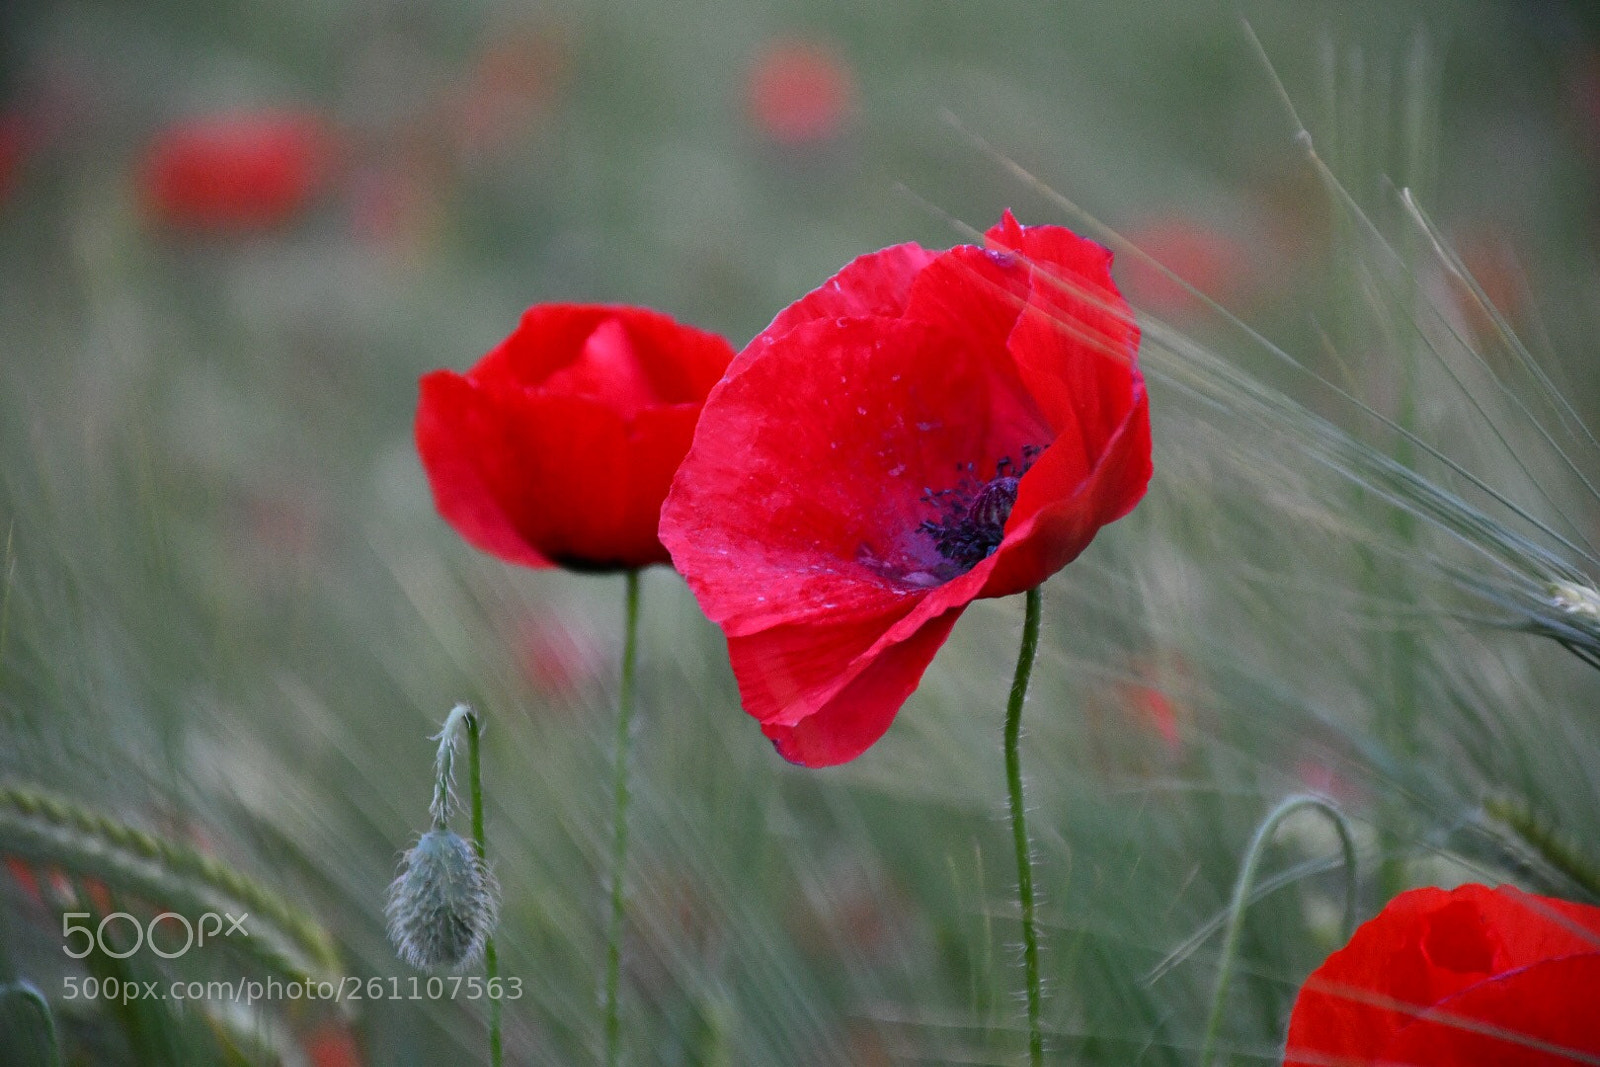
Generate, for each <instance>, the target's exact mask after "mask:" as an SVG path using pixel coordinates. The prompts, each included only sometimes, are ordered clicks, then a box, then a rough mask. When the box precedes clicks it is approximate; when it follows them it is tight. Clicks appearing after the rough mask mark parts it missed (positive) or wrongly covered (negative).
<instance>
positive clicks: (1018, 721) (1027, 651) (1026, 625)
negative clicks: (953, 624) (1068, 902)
mask: <svg viewBox="0 0 1600 1067" xmlns="http://www.w3.org/2000/svg"><path fill="white" fill-rule="evenodd" d="M1043 604H1044V596H1043V594H1042V593H1040V591H1039V587H1038V586H1035V587H1034V588H1032V589H1030V590H1028V593H1027V614H1026V615H1025V617H1024V619H1023V623H1022V648H1021V650H1019V651H1018V653H1017V673H1016V676H1015V677H1013V678H1012V680H1011V699H1010V701H1009V702H1008V703H1007V705H1006V784H1007V786H1009V787H1010V795H1011V837H1012V839H1013V841H1014V842H1015V843H1016V846H1017V903H1018V904H1020V905H1021V908H1022V965H1023V970H1024V971H1025V972H1026V974H1027V981H1028V1062H1029V1063H1030V1064H1032V1067H1039V1065H1040V1064H1042V1063H1044V1034H1043V1032H1042V1031H1041V1030H1040V1029H1039V1009H1040V1003H1041V1001H1042V999H1043V996H1042V993H1041V990H1040V988H1039V932H1038V930H1037V929H1036V928H1035V925H1034V918H1033V855H1032V851H1031V849H1030V847H1029V845H1028V824H1027V815H1026V811H1027V809H1026V806H1025V804H1024V803H1023V799H1022V759H1021V757H1020V756H1019V755H1018V752H1017V745H1018V742H1019V741H1020V739H1021V737H1022V704H1023V701H1024V700H1026V699H1027V696H1028V678H1029V677H1030V676H1031V675H1032V674H1033V659H1034V656H1035V655H1036V654H1037V653H1038V651H1039V618H1040V616H1041V615H1042V614H1043Z"/></svg>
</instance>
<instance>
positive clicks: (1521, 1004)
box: [1284, 885, 1600, 1067]
mask: <svg viewBox="0 0 1600 1067" xmlns="http://www.w3.org/2000/svg"><path fill="white" fill-rule="evenodd" d="M1597 994H1600V908H1593V907H1589V906H1587V905H1583V904H1573V903H1569V902H1567V901H1564V900H1555V899H1553V898H1550V897H1539V896H1534V895H1532V894H1530V893H1524V892H1521V891H1520V890H1517V889H1513V888H1511V887H1509V886H1502V887H1500V888H1499V889H1489V888H1487V887H1485V886H1481V885H1464V886H1461V887H1460V888H1459V889H1455V890H1452V891H1448V892H1447V891H1445V890H1442V889H1413V890H1411V891H1410V892H1408V893H1402V894H1400V895H1399V896H1398V897H1395V898H1394V900H1392V901H1390V902H1389V906H1388V907H1386V908H1384V909H1383V911H1382V912H1381V913H1380V914H1379V915H1378V917H1377V918H1375V919H1373V920H1372V921H1370V922H1368V923H1366V924H1364V925H1363V926H1362V927H1361V929H1359V930H1357V931H1356V934H1355V936H1354V937H1352V938H1351V939H1350V943H1349V944H1348V945H1346V946H1345V947H1344V948H1342V949H1340V950H1339V951H1338V952H1335V953H1334V954H1333V955H1331V956H1329V957H1328V959H1327V961H1326V962H1325V963H1323V965H1322V966H1321V967H1319V968H1317V969H1316V970H1315V971H1314V972H1312V974H1311V977H1310V978H1308V979H1306V983H1305V985H1304V987H1302V988H1301V990H1300V996H1299V999H1298V1000H1296V1001H1295V1006H1294V1014H1293V1015H1292V1016H1291V1017H1290V1020H1289V1038H1288V1043H1287V1051H1286V1053H1285V1057H1284V1064H1285V1065H1286V1067H1320V1065H1323V1064H1330V1063H1337V1064H1349V1065H1350V1067H1360V1065H1362V1064H1412V1065H1414V1067H1468V1065H1478V1064H1489V1063H1492V1064H1496V1065H1499V1067H1557V1065H1571V1064H1574V1063H1593V1062H1595V1057H1596V1056H1597V1055H1600V1014H1596V1012H1595V1010H1594V1001H1595V998H1596V995H1597Z"/></svg>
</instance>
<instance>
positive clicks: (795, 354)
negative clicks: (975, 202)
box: [661, 213, 1150, 766]
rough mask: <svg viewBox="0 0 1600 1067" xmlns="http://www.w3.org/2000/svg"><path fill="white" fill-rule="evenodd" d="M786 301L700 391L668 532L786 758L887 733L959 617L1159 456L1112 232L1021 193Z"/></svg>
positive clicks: (1034, 574)
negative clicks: (1069, 222)
mask: <svg viewBox="0 0 1600 1067" xmlns="http://www.w3.org/2000/svg"><path fill="white" fill-rule="evenodd" d="M986 243H987V247H985V248H979V247H976V246H971V245H963V246H960V247H957V248H952V249H950V250H949V251H946V252H931V251H928V250H926V249H923V248H921V247H919V246H917V245H914V244H905V245H897V246H895V247H893V248H887V249H884V250H883V251H881V252H876V253H873V254H871V255H867V256H863V257H861V258H860V259H857V260H855V261H854V262H852V263H850V264H849V265H848V266H846V267H845V268H844V269H843V270H842V271H840V272H839V273H838V274H837V275H835V276H834V277H833V278H831V279H829V280H828V281H827V282H826V283H825V284H824V285H823V286H822V287H821V288H819V289H817V290H815V291H814V292H812V293H811V294H809V295H808V296H806V297H804V298H803V299H801V300H800V301H798V302H797V303H795V304H793V305H791V306H790V307H788V308H787V309H785V310H784V311H783V312H781V313H780V314H779V315H778V317H777V318H776V319H775V320H773V323H772V325H771V326H769V327H767V329H766V330H765V331H763V332H762V333H761V334H760V335H758V336H757V337H756V338H755V340H753V341H751V342H750V345H749V346H748V347H747V348H746V349H745V350H744V351H743V352H742V353H740V355H739V356H738V357H737V358H736V359H735V360H734V362H733V364H732V366H731V367H729V369H728V374H727V375H726V377H725V378H724V379H723V381H722V382H721V384H719V385H718V386H717V388H716V389H714V390H713V391H712V394H711V396H710V398H708V400H707V401H706V408H705V412H704V413H703V415H702V416H701V420H700V425H699V427H698V428H697V429H696V431H695V436H694V443H693V445H692V446H691V447H690V450H689V454H688V456H687V457H686V458H685V460H684V463H683V466H682V467H681V468H680V469H679V472H678V475H677V478H676V479H675V480H674V481H673V485H672V491H671V493H670V494H669V496H668V498H667V503H666V506H665V507H664V508H663V510H662V516H661V539H662V542H663V543H664V544H665V545H666V546H667V548H668V549H670V550H671V552H672V558H673V562H674V563H675V564H676V565H677V567H678V569H679V571H681V572H682V573H683V575H684V577H685V578H686V579H687V580H688V582H689V586H690V588H691V589H692V590H693V591H694V593H695V596H696V597H697V598H698V599H699V602H700V606H701V608H702V609H704V611H705V612H706V614H707V615H708V616H709V617H710V618H711V619H712V621H714V622H716V623H718V624H719V625H721V627H722V629H723V632H724V633H725V634H726V635H727V638H728V649H729V656H730V659H731V660H732V663H733V670H734V674H735V675H736V676H737V678H738V681H739V688H740V693H741V695H742V697H743V701H744V707H745V710H746V711H747V712H749V713H750V714H751V715H753V716H755V717H756V718H757V719H759V720H760V721H761V723H762V729H763V731H764V732H765V733H766V735H767V736H768V737H769V738H771V739H772V741H773V742H774V743H775V744H776V745H777V748H778V751H779V752H780V753H782V754H783V755H784V756H785V757H786V758H788V759H790V760H792V761H794V762H797V763H803V764H806V765H808V766H824V765H828V764H834V763H842V762H844V761H846V760H850V759H853V758H855V757H856V756H858V755H860V754H861V753H862V752H863V751H865V750H866V748H867V747H868V746H869V745H871V744H872V743H873V742H874V741H876V740H877V739H878V738H879V737H881V736H882V735H883V733H884V731H885V730H887V729H888V728H889V724H890V722H891V721H893V719H894V716H895V713H896V712H897V711H898V710H899V708H900V705H901V704H903V703H904V702H905V700H906V698H907V697H908V696H910V694H911V692H912V690H914V689H915V688H916V686H917V683H918V681H919V680H920V679H921V677H922V673H923V671H924V670H925V669H926V668H927V666H928V664H929V662H930V661H931V660H932V659H933V656H934V653H935V652H937V651H938V649H939V646H940V645H942V644H943V643H944V640H945V638H946V637H947V636H948V635H949V633H950V629H951V627H952V626H953V625H954V624H955V621H956V619H957V617H959V616H960V614H961V612H962V610H963V609H965V608H966V606H967V604H969V603H970V602H971V601H972V600H974V599H976V598H978V597H991V596H1006V595H1008V594H1010V593H1016V592H1021V591H1023V590H1026V589H1031V588H1033V587H1034V586H1036V585H1038V584H1039V583H1041V582H1043V581H1044V580H1045V579H1046V578H1048V577H1049V576H1050V575H1051V574H1053V573H1055V572H1056V571H1057V570H1059V569H1060V568H1062V567H1064V566H1065V565H1066V564H1067V563H1068V562H1070V561H1071V560H1072V559H1074V558H1075V557H1076V556H1077V555H1078V554H1079V553H1080V552H1082V551H1083V550H1084V548H1085V547H1087V545H1088V544H1089V542H1090V540H1091V539H1092V538H1093V537H1094V535H1095V532H1096V531H1097V530H1099V528H1100V527H1101V526H1104V525H1105V524H1106V523H1109V522H1111V521H1113V520H1115V519H1117V518H1120V517H1121V516H1123V515H1125V514H1126V513H1127V512H1128V511H1129V510H1131V509H1132V508H1133V506H1134V504H1136V503H1137V502H1138V501H1139V499H1140V497H1142V496H1143V495H1144V491H1145V486H1146V484H1147V483H1148V481H1149V478H1150V422H1149V412H1148V406H1147V402H1146V398H1145V389H1144V380H1143V378H1142V377H1141V376H1140V374H1139V371H1138V367H1137V365H1136V362H1135V355H1136V352H1137V348H1138V340H1139V334H1138V330H1137V328H1136V327H1135V326H1134V325H1133V324H1132V322H1131V320H1130V318H1129V315H1128V310H1127V305H1126V304H1125V303H1124V302H1123V300H1122V298H1121V296H1120V295H1119V294H1118V293H1117V290H1116V287H1115V286H1114V285H1113V283H1112V281H1111V273H1110V266H1111V254H1110V253H1109V252H1107V251H1106V250H1105V249H1103V248H1101V247H1100V246H1099V245H1096V244H1094V243H1092V242H1090V241H1086V240H1084V239H1082V238H1080V237H1078V236H1076V235H1074V234H1073V233H1071V232H1070V231H1068V230H1065V229H1062V228H1061V227H1058V226H1037V227H1024V226H1021V225H1019V224H1018V223H1017V221H1016V220H1015V219H1014V218H1012V217H1011V215H1010V213H1007V214H1006V216H1005V217H1004V218H1003V219H1002V220H1001V222H1000V223H999V224H998V225H996V226H995V227H994V228H993V229H992V230H990V231H989V232H988V234H987V235H986Z"/></svg>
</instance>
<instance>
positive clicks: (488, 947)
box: [467, 713, 504, 1067]
mask: <svg viewBox="0 0 1600 1067" xmlns="http://www.w3.org/2000/svg"><path fill="white" fill-rule="evenodd" d="M481 733H482V727H481V725H480V724H479V722H478V716H477V714H476V713H472V714H469V715H468V716H467V777H468V779H469V780H470V781H469V788H470V789H471V791H472V847H473V848H475V849H477V851H478V859H479V861H480V862H484V863H487V862H488V859H487V856H486V854H485V851H484V838H483V774H482V771H481V764H480V762H479V754H478V748H479V745H478V738H479V735H480V734H481ZM483 976H484V979H485V981H484V984H485V985H486V986H487V987H488V988H489V989H491V990H493V989H494V988H495V987H496V986H497V985H498V984H499V983H498V982H496V981H495V979H497V978H499V977H500V960H499V957H498V956H497V955H496V954H495V950H494V935H493V934H491V935H490V936H489V937H488V938H487V939H485V940H484V943H483ZM500 1009H501V1003H500V998H499V997H497V996H494V995H492V994H491V995H490V997H489V1063H490V1064H491V1067H500V1062H501V1058H502V1056H503V1055H504V1053H503V1050H502V1044H501V1038H500Z"/></svg>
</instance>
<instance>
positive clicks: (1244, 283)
mask: <svg viewBox="0 0 1600 1067" xmlns="http://www.w3.org/2000/svg"><path fill="white" fill-rule="evenodd" d="M1123 238H1124V239H1125V240H1127V241H1128V243H1129V244H1131V245H1133V246H1134V247H1135V248H1137V249H1138V250H1139V251H1141V252H1143V253H1144V255H1146V256H1148V257H1150V260H1154V261H1155V263H1151V262H1150V261H1149V260H1146V259H1144V258H1142V257H1139V256H1132V255H1129V256H1124V257H1123V259H1122V261H1121V262H1120V263H1119V264H1118V265H1117V273H1118V275H1120V276H1121V278H1122V281H1123V286H1124V288H1125V289H1126V290H1127V293H1128V298H1129V299H1130V300H1132V301H1133V302H1134V303H1135V304H1137V305H1139V306H1140V307H1141V308H1144V307H1149V308H1150V309H1151V310H1153V311H1155V312H1157V313H1159V314H1162V315H1169V316H1182V315H1190V314H1194V313H1196V312H1199V311H1202V310H1204V308H1205V301H1204V300H1202V299H1201V298H1200V297H1198V296H1195V295H1194V293H1191V292H1190V291H1189V290H1188V289H1185V288H1184V287H1183V285H1181V284H1179V283H1178V282H1177V281H1174V280H1173V279H1172V278H1170V277H1168V276H1167V275H1166V274H1164V273H1162V271H1161V270H1160V269H1159V268H1158V267H1157V266H1156V265H1155V264H1160V266H1161V267H1165V268H1166V269H1167V270H1169V271H1171V272H1172V273H1173V274H1175V275H1177V277H1178V278H1181V279H1182V280H1183V281H1184V282H1187V283H1188V284H1189V285H1192V286H1193V287H1194V288H1195V289H1197V290H1198V291H1199V292H1201V293H1203V294H1204V295H1205V296H1206V297H1209V298H1210V299H1212V300H1215V301H1217V302H1218V303H1220V304H1222V305H1223V306H1224V307H1229V306H1232V305H1234V304H1236V303H1238V302H1239V301H1240V300H1241V299H1243V298H1245V297H1246V296H1248V295H1249V294H1250V293H1251V291H1252V290H1253V289H1254V288H1255V285H1256V282H1257V271H1258V268H1257V267H1256V265H1255V261H1256V260H1259V259H1260V257H1261V255H1262V253H1261V249H1260V244H1261V242H1257V246H1256V247H1255V248H1252V247H1251V246H1250V245H1248V244H1246V243H1245V242H1244V241H1241V240H1238V239H1236V238H1233V237H1231V236H1229V235H1228V234H1225V233H1224V232H1223V231H1221V230H1219V229H1217V228H1216V227H1214V226H1211V225H1209V224H1207V223H1204V222H1201V221H1200V220H1198V219H1193V218H1189V217H1186V216H1183V215H1164V216H1153V217H1151V218H1147V219H1143V220H1141V221H1140V222H1137V223H1135V224H1134V225H1132V226H1130V227H1129V228H1128V229H1126V230H1125V231H1124V232H1123Z"/></svg>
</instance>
